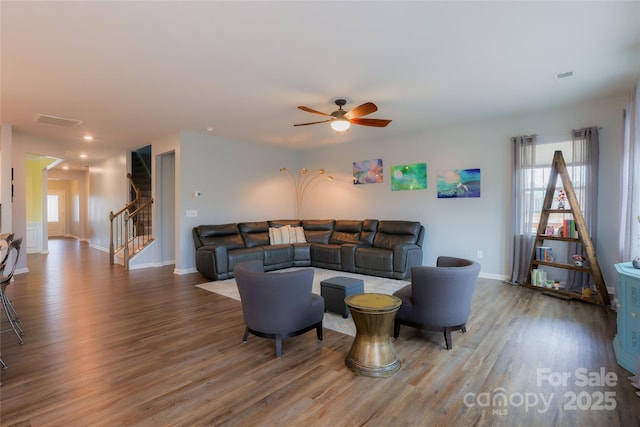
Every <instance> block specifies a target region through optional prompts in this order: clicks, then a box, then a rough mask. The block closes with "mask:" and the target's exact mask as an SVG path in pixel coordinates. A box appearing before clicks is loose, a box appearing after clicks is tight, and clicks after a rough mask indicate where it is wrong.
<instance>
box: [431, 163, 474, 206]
mask: <svg viewBox="0 0 640 427" xmlns="http://www.w3.org/2000/svg"><path fill="white" fill-rule="evenodd" d="M437 181H438V198H439V199H452V198H461V197H480V169H453V170H446V171H438V172H437Z"/></svg>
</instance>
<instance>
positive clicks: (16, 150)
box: [3, 125, 64, 272]
mask: <svg viewBox="0 0 640 427" xmlns="http://www.w3.org/2000/svg"><path fill="white" fill-rule="evenodd" d="M3 127H4V125H3ZM11 139H12V143H11V146H12V147H11V167H12V168H13V174H14V189H13V191H14V198H13V204H12V205H11V212H12V214H11V217H12V224H11V228H12V229H11V231H13V232H14V233H15V235H16V237H24V238H26V237H27V224H26V218H27V201H26V195H27V193H28V192H27V188H26V165H27V155H28V154H38V155H43V156H51V157H57V158H64V147H62V146H59V145H56V144H52V143H51V142H50V141H46V140H42V139H38V138H33V137H30V136H26V135H23V134H20V133H18V132H12V135H11ZM3 165H4V163H3ZM3 185H4V184H3ZM10 185H11V184H10V183H9V186H10ZM3 228H4V225H3ZM7 231H8V230H7ZM25 245H26V246H28V245H29V242H28V241H27V242H25ZM25 253H26V250H25ZM17 271H18V272H26V271H27V257H26V256H21V257H20V259H19V260H18V266H17Z"/></svg>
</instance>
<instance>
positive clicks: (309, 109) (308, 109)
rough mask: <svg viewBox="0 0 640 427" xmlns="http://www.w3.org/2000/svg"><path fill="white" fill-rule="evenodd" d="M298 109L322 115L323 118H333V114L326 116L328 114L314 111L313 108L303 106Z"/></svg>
mask: <svg viewBox="0 0 640 427" xmlns="http://www.w3.org/2000/svg"><path fill="white" fill-rule="evenodd" d="M298 108H299V109H301V110H302V111H306V112H307V113H313V114H320V115H321V116H327V117H331V114H326V113H323V112H322V111H318V110H314V109H313V108H309V107H305V106H304V105H301V106H299V107H298Z"/></svg>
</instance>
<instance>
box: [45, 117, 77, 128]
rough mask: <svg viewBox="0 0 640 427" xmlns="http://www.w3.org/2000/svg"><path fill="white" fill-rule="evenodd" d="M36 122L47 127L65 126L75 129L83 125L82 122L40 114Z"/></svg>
mask: <svg viewBox="0 0 640 427" xmlns="http://www.w3.org/2000/svg"><path fill="white" fill-rule="evenodd" d="M34 121H36V122H38V123H45V124H47V125H56V126H64V127H66V128H74V127H76V126H78V125H80V124H81V123H82V121H81V120H75V119H65V118H64V117H56V116H49V115H46V114H38V115H37V116H36V118H35V119H34Z"/></svg>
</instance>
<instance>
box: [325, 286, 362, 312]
mask: <svg viewBox="0 0 640 427" xmlns="http://www.w3.org/2000/svg"><path fill="white" fill-rule="evenodd" d="M362 293H364V282H363V281H362V280H360V279H353V278H351V277H344V276H337V277H331V278H330V279H326V280H323V281H321V282H320V295H321V296H322V297H323V298H324V309H325V311H332V312H334V313H338V314H342V317H344V318H345V319H346V318H347V317H349V307H347V304H345V303H344V299H345V298H346V297H348V296H349V295H355V294H362Z"/></svg>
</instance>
